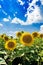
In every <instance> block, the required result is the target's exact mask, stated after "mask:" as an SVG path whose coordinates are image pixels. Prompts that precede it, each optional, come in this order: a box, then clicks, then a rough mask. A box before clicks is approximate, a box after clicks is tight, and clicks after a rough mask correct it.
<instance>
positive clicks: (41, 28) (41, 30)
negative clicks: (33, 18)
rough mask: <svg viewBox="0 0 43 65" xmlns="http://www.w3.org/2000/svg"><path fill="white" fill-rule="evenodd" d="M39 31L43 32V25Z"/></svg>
mask: <svg viewBox="0 0 43 65" xmlns="http://www.w3.org/2000/svg"><path fill="white" fill-rule="evenodd" d="M39 33H43V25H41V26H40V31H39Z"/></svg>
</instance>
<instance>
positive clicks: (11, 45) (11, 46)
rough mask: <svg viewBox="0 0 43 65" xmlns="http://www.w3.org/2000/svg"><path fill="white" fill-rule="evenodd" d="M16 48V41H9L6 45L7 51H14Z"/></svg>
mask: <svg viewBox="0 0 43 65" xmlns="http://www.w3.org/2000/svg"><path fill="white" fill-rule="evenodd" d="M15 47H16V41H15V40H8V41H7V42H6V43H5V48H6V49H7V50H14V49H15Z"/></svg>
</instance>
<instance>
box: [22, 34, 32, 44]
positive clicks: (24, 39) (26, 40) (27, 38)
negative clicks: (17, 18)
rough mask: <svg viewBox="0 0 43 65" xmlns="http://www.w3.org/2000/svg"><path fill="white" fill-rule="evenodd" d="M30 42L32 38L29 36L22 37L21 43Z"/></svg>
mask: <svg viewBox="0 0 43 65" xmlns="http://www.w3.org/2000/svg"><path fill="white" fill-rule="evenodd" d="M31 41H32V37H31V36H30V35H25V36H24V37H23V42H25V43H30V42H31Z"/></svg>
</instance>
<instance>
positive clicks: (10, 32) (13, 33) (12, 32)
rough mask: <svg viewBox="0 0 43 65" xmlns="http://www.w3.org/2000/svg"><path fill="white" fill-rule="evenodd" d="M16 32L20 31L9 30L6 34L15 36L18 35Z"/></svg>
mask: <svg viewBox="0 0 43 65" xmlns="http://www.w3.org/2000/svg"><path fill="white" fill-rule="evenodd" d="M16 32H18V31H9V32H7V33H6V34H7V35H8V36H13V37H14V38H15V37H16Z"/></svg>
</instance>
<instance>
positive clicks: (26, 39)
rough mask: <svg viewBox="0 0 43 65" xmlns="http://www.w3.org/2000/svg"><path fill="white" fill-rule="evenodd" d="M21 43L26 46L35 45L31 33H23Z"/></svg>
mask: <svg viewBox="0 0 43 65" xmlns="http://www.w3.org/2000/svg"><path fill="white" fill-rule="evenodd" d="M20 42H21V43H22V44H24V45H26V46H31V45H32V43H33V37H32V35H31V34H30V33H28V32H27V33H26V32H25V33H23V34H22V36H21V37H20Z"/></svg>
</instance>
